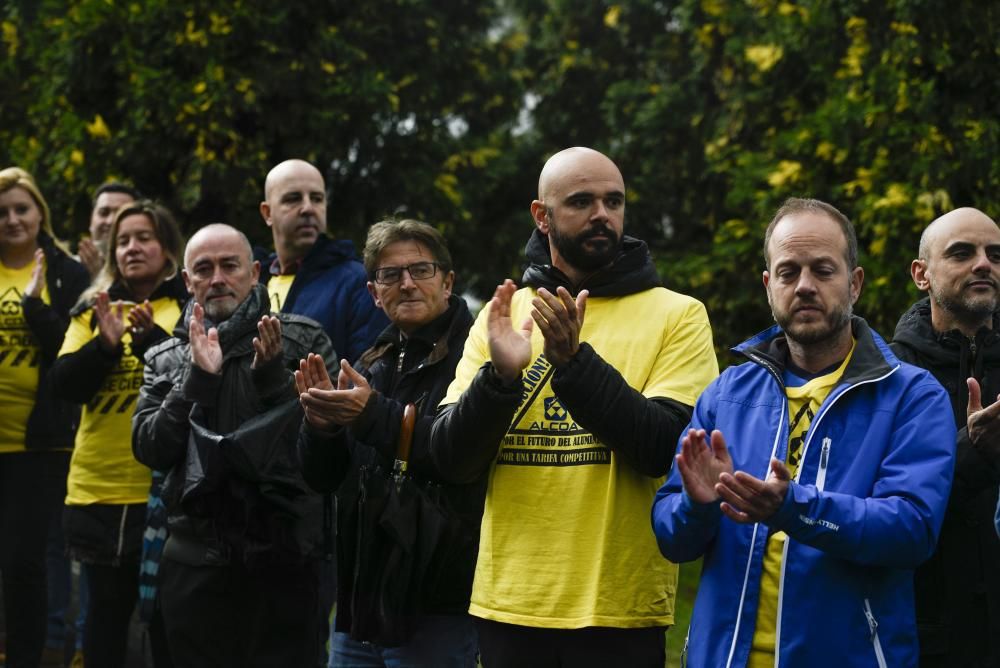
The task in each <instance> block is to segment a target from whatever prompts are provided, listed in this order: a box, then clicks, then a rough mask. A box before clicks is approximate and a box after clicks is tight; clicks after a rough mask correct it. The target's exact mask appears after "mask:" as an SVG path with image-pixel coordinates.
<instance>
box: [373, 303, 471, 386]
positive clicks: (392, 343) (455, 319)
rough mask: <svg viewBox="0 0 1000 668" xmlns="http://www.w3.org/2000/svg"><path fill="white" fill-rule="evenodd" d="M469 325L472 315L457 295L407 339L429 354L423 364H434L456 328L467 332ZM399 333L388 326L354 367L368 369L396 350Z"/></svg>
mask: <svg viewBox="0 0 1000 668" xmlns="http://www.w3.org/2000/svg"><path fill="white" fill-rule="evenodd" d="M471 323H472V314H471V313H469V308H468V307H467V306H466V305H465V300H464V299H462V298H461V297H459V296H457V295H452V296H451V297H449V298H448V308H447V310H446V311H445V312H444V313H442V314H441V315H439V316H438V317H437V318H435V319H434V320H433V321H432V322H429V323H427V324H426V325H424V326H423V327H421V328H420V329H418V330H417V331H415V332H414V333H413V334H411V335H410V337H409V338H410V339H411V340H416V341H420V342H421V343H423V344H424V345H425V346H426V347H427V348H430V351H431V352H430V354H429V355H428V356H427V359H426V360H424V363H425V364H428V365H429V364H436V363H437V362H440V361H441V360H443V359H444V358H445V357H447V356H448V351H449V348H448V342H449V341H450V340H451V338H452V337H453V336H454V334H455V332H456V331H458V329H459V328H464V329H465V330H468V328H469V325H471ZM401 336H402V333H401V332H400V331H399V328H398V327H396V326H395V325H389V326H388V327H386V328H385V329H384V330H382V333H381V334H379V335H378V338H377V339H376V340H375V345H373V346H372V347H371V348H369V349H368V350H366V351H365V352H364V353H363V354H362V355H361V357H360V358H359V359H358V364H359V366H361V367H362V368H370V367H371V365H372V364H374V363H375V361H376V360H378V359H379V358H382V357H385V356H386V355H388V354H390V353H392V352H393V351H394V349H396V348H398V347H399V345H400V342H401Z"/></svg>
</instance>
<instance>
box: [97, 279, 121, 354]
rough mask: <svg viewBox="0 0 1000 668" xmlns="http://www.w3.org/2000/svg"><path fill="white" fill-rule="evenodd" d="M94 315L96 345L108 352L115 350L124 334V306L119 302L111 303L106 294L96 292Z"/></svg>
mask: <svg viewBox="0 0 1000 668" xmlns="http://www.w3.org/2000/svg"><path fill="white" fill-rule="evenodd" d="M94 315H95V316H97V327H98V336H97V342H98V344H99V345H100V346H101V348H103V349H104V350H106V351H108V352H111V351H113V350H117V349H118V344H120V343H121V341H122V335H124V334H125V305H124V304H122V303H121V302H120V301H117V302H114V303H112V302H111V297H109V296H108V293H107V292H98V293H97V298H96V299H95V300H94Z"/></svg>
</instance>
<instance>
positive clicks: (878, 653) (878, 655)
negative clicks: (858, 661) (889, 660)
mask: <svg viewBox="0 0 1000 668" xmlns="http://www.w3.org/2000/svg"><path fill="white" fill-rule="evenodd" d="M865 619H867V620H868V630H869V631H870V632H871V636H870V638H869V639H870V640H871V642H872V646H873V647H874V648H875V660H876V661H878V665H879V668H886V662H885V654H883V653H882V643H881V642H879V639H878V622H877V621H876V620H875V615H874V614H873V613H872V606H871V603H869V601H868V599H867V598H866V599H865Z"/></svg>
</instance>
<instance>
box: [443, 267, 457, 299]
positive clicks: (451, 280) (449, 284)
mask: <svg viewBox="0 0 1000 668" xmlns="http://www.w3.org/2000/svg"><path fill="white" fill-rule="evenodd" d="M454 286H455V272H454V271H449V272H448V275H447V276H445V277H444V296H445V297H451V289H452V288H453V287H454Z"/></svg>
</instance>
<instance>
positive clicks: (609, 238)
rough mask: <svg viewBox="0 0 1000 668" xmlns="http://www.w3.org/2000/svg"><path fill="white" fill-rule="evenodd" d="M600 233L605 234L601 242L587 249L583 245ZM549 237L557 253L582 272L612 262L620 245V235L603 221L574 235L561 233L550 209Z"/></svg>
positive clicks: (594, 269) (592, 270)
mask: <svg viewBox="0 0 1000 668" xmlns="http://www.w3.org/2000/svg"><path fill="white" fill-rule="evenodd" d="M601 234H603V235H605V236H606V239H602V240H601V243H600V244H598V245H596V246H595V247H594V249H593V250H591V249H588V248H587V247H586V245H585V244H586V242H587V241H588V240H589V239H592V238H594V237H597V236H599V235H601ZM549 239H551V240H552V245H553V246H555V248H556V250H557V251H559V255H560V256H561V257H562V258H563V259H565V260H566V263H567V264H569V265H570V266H571V267H573V268H575V269H577V270H579V271H581V272H584V273H591V272H594V271H597V270H598V269H601V268H603V267H606V266H608V265H609V264H611V263H612V262H614V260H615V258H616V257H618V253H619V252H620V251H621V247H622V240H621V237H619V236H618V235H617V234H615V231H614V230H613V229H611V228H610V227H608V226H607V225H605V224H603V223H599V224H596V225H591V226H589V227H588V228H587V229H586V230H584V231H583V232H581V233H580V234H578V235H576V236H575V237H571V236H569V235H564V234H561V233H560V232H559V228H558V227H557V226H556V223H555V220H554V219H553V217H552V214H551V211H550V213H549Z"/></svg>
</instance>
